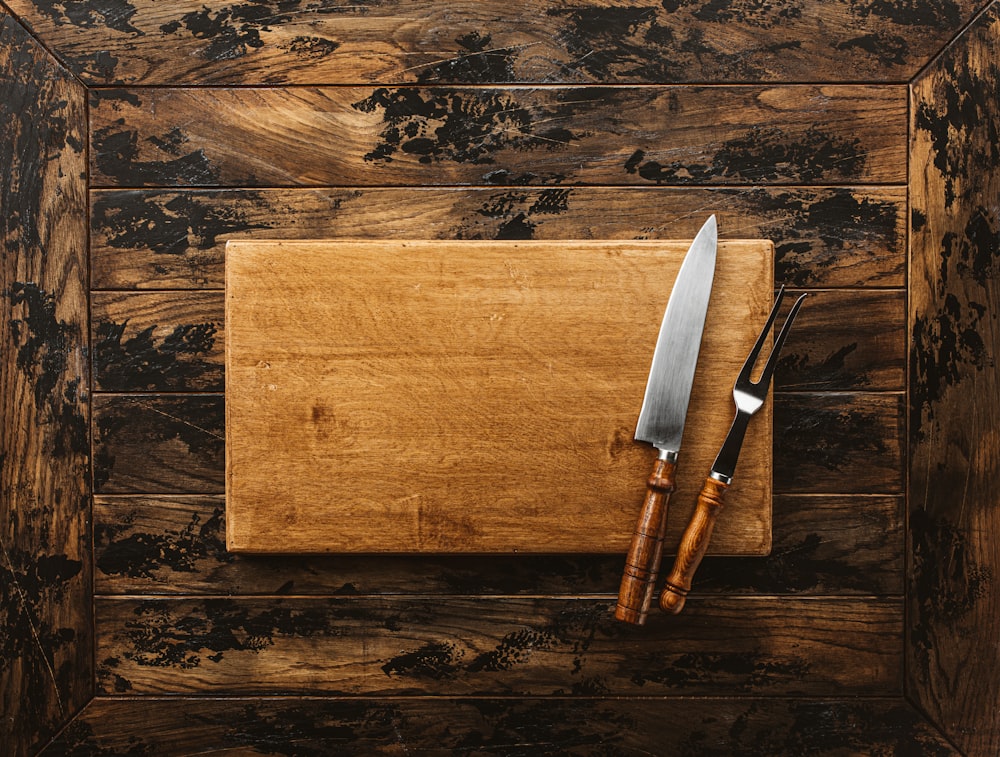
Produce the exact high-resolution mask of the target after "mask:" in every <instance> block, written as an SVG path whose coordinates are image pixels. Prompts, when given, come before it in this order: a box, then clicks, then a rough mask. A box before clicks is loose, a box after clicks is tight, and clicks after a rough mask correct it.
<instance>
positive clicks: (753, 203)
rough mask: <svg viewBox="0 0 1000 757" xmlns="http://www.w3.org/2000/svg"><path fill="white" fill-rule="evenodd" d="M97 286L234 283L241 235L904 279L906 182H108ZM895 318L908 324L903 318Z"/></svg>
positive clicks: (845, 282)
mask: <svg viewBox="0 0 1000 757" xmlns="http://www.w3.org/2000/svg"><path fill="white" fill-rule="evenodd" d="M91 204H92V214H91V228H92V237H91V256H92V266H93V271H92V276H93V279H92V285H93V286H94V288H96V289H202V288H217V289H221V288H222V286H223V261H224V248H225V243H226V241H227V240H229V239H249V238H255V237H256V238H260V239H264V238H270V239H334V238H344V237H348V238H364V239H636V238H641V239H690V238H692V237H693V236H694V235H695V234H696V233H697V231H698V228H699V227H700V225H701V224H702V223H703V221H704V218H705V217H706V216H707V214H709V213H715V214H716V215H717V216H718V218H719V233H720V237H721V238H723V239H727V238H728V239H771V240H773V241H774V244H775V257H776V263H775V277H776V279H777V282H778V283H779V284H787V285H789V286H796V287H806V286H807V287H861V286H879V287H902V286H904V285H905V280H904V276H903V274H904V268H905V253H906V249H905V238H906V227H905V223H906V218H905V209H906V194H905V189H904V188H902V187H885V186H882V187H857V186H856V187H815V188H814V187H780V188H778V187H723V188H720V187H715V188H704V187H681V188H678V187H659V188H649V187H627V188H625V187H622V188H613V189H609V188H600V187H558V188H537V187H535V188H532V187H501V188H493V189H483V188H472V187H469V188H462V189H431V188H419V189H386V188H353V189H259V190H247V189H227V190H180V191H175V190H152V189H149V190H96V191H93V192H92V193H91ZM894 325H898V323H895V324H894Z"/></svg>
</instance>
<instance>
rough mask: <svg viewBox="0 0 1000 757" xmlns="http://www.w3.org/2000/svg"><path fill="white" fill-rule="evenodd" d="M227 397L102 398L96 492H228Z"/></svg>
mask: <svg viewBox="0 0 1000 757" xmlns="http://www.w3.org/2000/svg"><path fill="white" fill-rule="evenodd" d="M223 404H224V402H223V397H222V395H211V394H203V395H161V396H157V395H124V396H123V395H100V394H99V395H96V396H95V397H94V399H93V403H92V408H93V435H94V491H95V492H105V493H115V492H186V491H189V492H222V491H224V490H225V489H224V486H225V479H224V471H223V466H224V459H225V419H224V409H223Z"/></svg>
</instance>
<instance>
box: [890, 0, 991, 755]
mask: <svg viewBox="0 0 1000 757" xmlns="http://www.w3.org/2000/svg"><path fill="white" fill-rule="evenodd" d="M998 39H1000V7H998V6H997V5H996V4H993V5H992V6H991V7H990V9H989V10H988V11H987V12H986V13H985V14H984V15H983V16H981V17H980V18H979V19H978V20H977V22H976V24H975V25H974V26H973V27H972V28H971V29H970V30H969V31H968V33H967V34H966V35H965V36H963V37H962V38H961V39H960V40H959V41H958V42H957V43H956V45H955V46H954V47H953V48H951V49H949V51H948V52H947V53H946V54H945V55H944V56H942V57H941V58H940V59H939V60H938V61H936V62H935V64H934V65H933V66H932V67H931V68H929V69H928V70H927V72H926V73H925V74H924V75H923V76H922V77H921V78H920V79H919V80H918V81H917V82H915V83H914V85H913V90H912V101H913V110H912V112H913V168H912V170H911V173H910V175H911V184H910V187H911V192H912V197H913V205H912V211H911V214H912V215H911V220H912V236H911V261H912V263H911V282H912V284H911V286H912V290H911V297H910V321H909V324H910V329H911V338H912V347H911V363H910V366H911V372H910V397H911V408H910V413H911V415H910V442H911V450H912V456H911V461H910V466H909V470H910V492H911V499H910V504H909V514H908V518H909V549H910V553H911V558H910V562H909V572H908V598H909V613H910V619H911V620H910V623H911V626H910V629H909V634H908V637H907V649H906V653H907V660H908V666H907V670H908V680H907V690H908V691H909V692H910V694H911V695H912V696H913V697H914V699H915V700H916V701H917V702H919V703H920V706H921V707H923V708H924V710H925V711H926V712H927V713H929V714H930V716H931V717H932V718H934V720H935V721H936V722H938V723H939V724H940V725H941V728H942V729H943V731H944V732H945V733H946V734H947V735H948V736H949V737H950V738H952V739H953V740H954V742H955V743H956V744H957V745H958V747H959V748H961V749H962V750H963V751H964V752H966V753H967V754H970V755H988V754H995V753H996V751H997V745H998V744H1000V717H998V716H997V708H996V702H997V701H998V700H1000V678H998V676H997V671H998V670H1000V646H998V644H997V638H998V633H1000V623H998V618H1000V582H998V580H997V579H998V577H1000V542H998V540H997V532H998V529H1000V507H998V500H997V495H996V488H995V482H996V473H997V460H998V459H1000V457H998V453H997V439H998V433H1000V423H998V420H997V419H998V418H1000V403H998V399H997V398H998V397H1000V368H998V364H997V360H996V355H997V352H998V350H1000V328H998V325H997V317H996V313H997V312H998V308H1000V286H998V284H997V262H996V261H997V240H998V238H1000V208H998V206H997V202H996V198H997V196H998V195H1000V151H998V148H997V145H998V141H1000V135H998V131H997V124H998V123H1000V105H998V103H1000V65H998V63H997V58H996V49H997V40H998ZM970 660H975V664H974V665H969V664H968V661H970Z"/></svg>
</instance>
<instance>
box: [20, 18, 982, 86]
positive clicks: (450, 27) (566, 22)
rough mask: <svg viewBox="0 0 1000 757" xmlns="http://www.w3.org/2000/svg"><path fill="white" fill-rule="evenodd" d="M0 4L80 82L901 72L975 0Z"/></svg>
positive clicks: (842, 76)
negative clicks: (855, 0)
mask: <svg viewBox="0 0 1000 757" xmlns="http://www.w3.org/2000/svg"><path fill="white" fill-rule="evenodd" d="M9 5H10V7H11V8H13V9H14V11H15V12H16V13H18V14H19V15H23V16H24V17H25V18H26V19H27V20H28V21H29V23H30V24H31V26H32V28H33V29H35V30H36V31H37V33H38V34H40V35H41V38H42V39H43V40H44V41H45V42H46V44H47V45H49V46H50V47H52V48H53V49H55V50H56V51H57V52H58V54H59V55H60V57H61V58H62V59H63V60H65V61H67V65H68V66H69V67H70V68H71V70H72V71H73V72H74V73H75V74H77V75H78V76H81V77H82V78H83V79H84V80H85V81H86V82H87V83H88V84H90V85H100V84H109V83H134V84H147V85H149V84H151V85H175V84H204V83H218V84H230V85H242V84H316V83H324V84H344V83H357V82H368V81H378V82H412V81H422V82H433V81H458V82H466V83H496V82H499V83H503V82H525V83H551V82H556V81H568V82H577V81H583V82H590V81H598V82H609V83H611V82H662V81H672V82H685V81H688V82H730V81H736V82H758V81H775V80H777V81H803V80H808V81H905V80H907V79H909V78H910V77H911V76H913V75H914V74H915V73H916V72H917V71H919V69H920V67H921V66H922V65H923V64H924V63H926V61H927V60H929V59H930V58H931V56H932V55H933V54H934V53H935V52H937V51H938V50H940V48H941V47H942V46H943V45H944V44H945V43H946V42H947V41H948V40H949V39H950V37H951V36H952V35H953V34H954V33H955V32H956V31H958V29H960V28H961V26H962V24H963V23H965V22H966V21H967V20H968V19H969V18H970V17H971V15H972V13H973V12H974V11H975V10H976V9H978V7H979V4H977V3H976V2H975V1H974V0H956V1H955V2H927V3H921V4H919V5H917V6H914V5H913V4H909V3H907V4H896V3H879V2H864V3H851V4H847V3H829V2H823V1H822V0H796V1H795V2H781V3H774V4H760V3H752V4H747V3H733V2H727V3H714V4H708V5H706V4H704V3H686V2H675V3H668V4H662V3H650V4H647V5H641V6H640V5H625V6H623V5H614V4H611V3H609V2H607V0H549V1H548V2H546V3H544V4H543V5H539V4H537V3H531V2H529V1H528V0H516V1H514V2H511V1H509V0H508V2H502V3H501V2H496V0H492V1H490V2H474V1H473V0H457V1H453V2H450V3H449V4H448V5H447V7H442V6H441V5H440V3H433V2H431V1H430V0H416V1H414V2H406V3H396V2H364V3H356V2H355V3H348V2H341V1H339V0H324V1H323V2H306V1H305V0H286V1H285V2H281V3H271V4H261V3H253V4H224V3H218V2H213V3H209V4H204V3H201V2H197V1H196V0H182V1H181V2H173V3H170V4H169V5H165V4H163V3H157V2H155V0H132V1H131V2H129V3H128V4H127V5H126V6H124V7H123V8H122V9H121V10H116V11H111V10H109V9H106V8H104V7H103V6H101V7H97V6H95V7H90V6H86V7H84V8H83V9H78V8H76V6H71V7H68V8H67V7H64V6H63V5H62V4H59V3H49V2H41V1H40V0H35V1H34V2H31V1H30V0H11V1H10V2H9Z"/></svg>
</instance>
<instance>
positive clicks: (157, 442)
mask: <svg viewBox="0 0 1000 757" xmlns="http://www.w3.org/2000/svg"><path fill="white" fill-rule="evenodd" d="M223 411H224V400H223V397H222V396H221V395H213V394H198V395H98V396H97V397H95V399H94V403H93V413H94V445H95V446H94V485H95V491H98V492H101V493H107V494H110V493H121V494H127V493H135V494H139V493H157V492H162V493H175V494H184V493H188V494H212V493H219V492H222V491H224V485H225V482H224V470H223V457H224V445H225V433H224V417H223ZM903 425H904V411H903V396H902V395H901V394H896V393H888V392H886V393H857V392H843V393H808V392H803V393H788V394H779V395H778V397H777V399H776V401H775V405H774V432H773V433H774V445H775V447H774V455H775V458H774V489H775V492H776V493H815V494H855V493H857V494H863V493H877V494H894V493H898V492H901V491H902V471H901V466H902V444H903V437H902V435H903Z"/></svg>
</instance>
